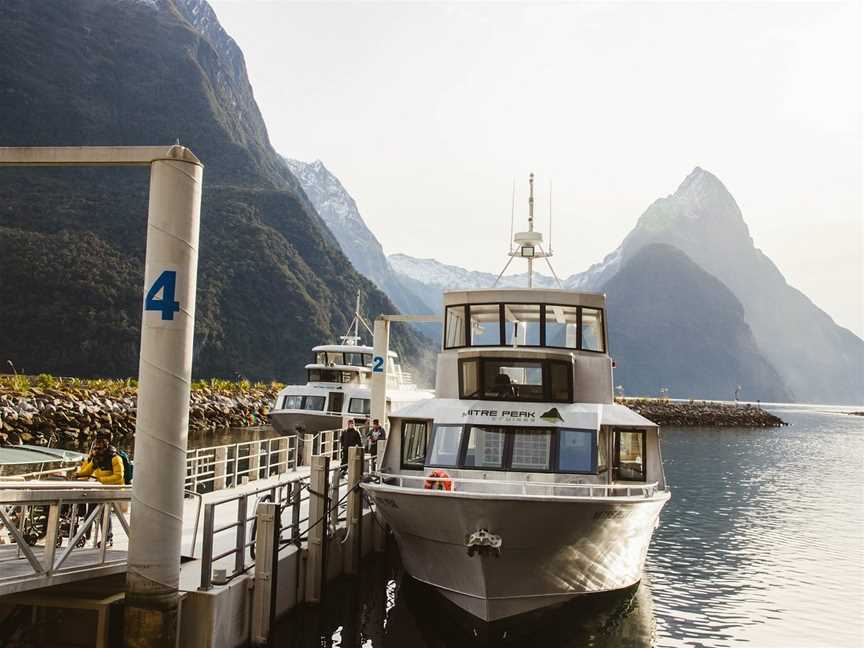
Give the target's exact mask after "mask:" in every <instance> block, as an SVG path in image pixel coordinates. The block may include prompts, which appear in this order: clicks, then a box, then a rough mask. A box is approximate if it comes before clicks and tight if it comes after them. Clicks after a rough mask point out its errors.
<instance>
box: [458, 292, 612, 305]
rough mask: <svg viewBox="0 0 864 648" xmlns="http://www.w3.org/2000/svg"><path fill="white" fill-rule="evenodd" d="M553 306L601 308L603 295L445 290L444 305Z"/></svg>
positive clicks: (604, 302) (593, 293)
mask: <svg viewBox="0 0 864 648" xmlns="http://www.w3.org/2000/svg"><path fill="white" fill-rule="evenodd" d="M502 302H505V303H506V302H512V303H514V304H555V305H559V306H589V307H593V308H603V307H604V306H605V304H606V295H605V293H597V292H579V291H576V290H561V289H558V288H487V289H481V290H445V291H444V305H445V306H451V305H454V304H490V303H491V304H495V303H502Z"/></svg>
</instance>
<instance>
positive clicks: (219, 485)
mask: <svg viewBox="0 0 864 648" xmlns="http://www.w3.org/2000/svg"><path fill="white" fill-rule="evenodd" d="M227 467H228V448H226V447H224V446H223V447H221V448H216V449H215V450H214V451H213V490H214V491H218V490H224V488H225V472H226V468H227Z"/></svg>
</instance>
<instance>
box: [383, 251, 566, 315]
mask: <svg viewBox="0 0 864 648" xmlns="http://www.w3.org/2000/svg"><path fill="white" fill-rule="evenodd" d="M387 259H388V261H389V262H390V265H391V266H392V268H393V270H394V271H395V272H396V273H397V275H398V277H399V279H400V280H401V281H402V283H404V284H408V285H409V286H411V287H412V288H413V289H414V291H415V293H417V294H418V295H419V296H420V297H422V299H423V301H424V302H425V303H426V304H427V305H428V306H429V308H432V309H434V312H436V313H437V312H440V311H441V308H442V306H441V296H442V295H441V292H442V291H443V290H447V289H449V288H458V289H468V290H480V289H484V288H491V287H492V285H493V284H494V283H495V280H496V279H497V278H498V277H497V275H494V274H492V273H490V272H478V271H476V270H466V269H465V268H462V267H459V266H454V265H447V264H446V263H441V262H440V261H436V260H435V259H418V258H416V257H411V256H408V255H406V254H391V255H390V256H389V257H387ZM534 285H535V286H536V287H538V288H556V287H557V283H556V281H555V279H554V278H552V277H547V276H545V275H543V274H541V273H539V272H535V273H534ZM498 286H499V287H501V288H522V287H527V286H528V273H527V272H523V273H520V274H511V275H504V276H503V277H501V280H500V281H499V282H498Z"/></svg>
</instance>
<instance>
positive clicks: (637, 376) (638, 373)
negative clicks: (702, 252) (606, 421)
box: [601, 243, 791, 402]
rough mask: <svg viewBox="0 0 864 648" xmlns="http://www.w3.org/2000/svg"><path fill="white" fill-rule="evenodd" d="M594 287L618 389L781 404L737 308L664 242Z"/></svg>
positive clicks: (717, 284) (783, 393)
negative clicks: (599, 294) (599, 293)
mask: <svg viewBox="0 0 864 648" xmlns="http://www.w3.org/2000/svg"><path fill="white" fill-rule="evenodd" d="M601 289H602V290H603V291H604V292H605V293H606V294H607V301H606V308H607V312H608V316H609V351H610V354H611V355H612V356H613V357H614V358H615V362H616V365H617V367H616V369H615V383H616V384H618V385H621V386H622V387H623V389H624V393H626V394H634V395H644V394H649V395H650V394H658V393H659V390H660V388H661V387H666V388H668V390H669V392H668V395H669V396H670V397H672V398H720V399H727V400H731V399H732V398H734V397H735V392H736V388H737V387H738V386H739V385H740V387H741V391H740V393H739V397H740V398H741V399H742V400H754V401H755V400H763V401H772V402H778V401H786V400H789V399H790V398H791V394H790V392H789V391H788V390H787V389H785V388H784V386H783V380H782V379H781V378H780V376H779V375H778V373H777V372H776V371H775V369H774V368H773V367H772V366H771V364H770V363H769V362H767V361H766V360H765V358H764V357H763V355H762V353H760V351H759V348H758V347H757V345H756V341H755V340H754V338H753V333H752V331H751V330H750V327H749V326H748V325H747V322H746V320H745V314H744V307H743V306H742V305H741V303H740V302H739V301H738V300H737V299H736V298H735V296H734V295H733V294H732V292H731V291H730V290H729V289H728V288H727V287H726V286H725V285H724V284H723V283H722V282H721V281H720V280H718V279H717V278H715V277H714V276H712V275H710V274H708V273H707V272H705V271H704V270H702V269H701V268H700V267H699V266H697V265H696V264H695V263H693V261H691V260H690V258H689V257H688V256H687V255H686V254H684V253H683V252H681V251H680V250H678V249H677V248H674V247H672V246H670V245H664V244H659V243H652V244H648V245H645V246H643V247H642V248H640V249H639V250H638V251H637V252H636V253H635V254H634V255H633V256H632V257H630V258H629V259H628V260H627V261H626V262H625V263H624V264H623V265H622V266H621V267H620V269H619V270H618V272H616V273H615V274H614V275H613V276H612V277H611V278H610V279H609V280H608V281H607V282H606V283H604V284H603V285H602V286H601Z"/></svg>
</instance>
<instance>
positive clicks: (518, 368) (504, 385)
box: [483, 358, 543, 401]
mask: <svg viewBox="0 0 864 648" xmlns="http://www.w3.org/2000/svg"><path fill="white" fill-rule="evenodd" d="M483 396H484V398H490V399H499V400H529V401H532V400H533V401H540V400H543V364H542V363H541V362H528V361H519V360H497V359H493V358H484V361H483Z"/></svg>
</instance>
